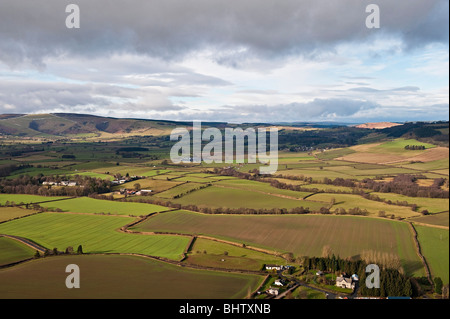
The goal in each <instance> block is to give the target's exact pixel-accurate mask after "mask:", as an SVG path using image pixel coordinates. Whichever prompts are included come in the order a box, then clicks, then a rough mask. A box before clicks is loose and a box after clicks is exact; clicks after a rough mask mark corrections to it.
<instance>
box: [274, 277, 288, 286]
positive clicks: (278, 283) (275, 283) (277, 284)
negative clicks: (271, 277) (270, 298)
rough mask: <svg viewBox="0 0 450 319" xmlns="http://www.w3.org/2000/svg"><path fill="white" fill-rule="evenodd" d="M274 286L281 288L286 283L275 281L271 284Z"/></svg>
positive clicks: (279, 280)
mask: <svg viewBox="0 0 450 319" xmlns="http://www.w3.org/2000/svg"><path fill="white" fill-rule="evenodd" d="M273 284H274V285H275V286H281V287H283V286H284V285H286V282H285V281H284V280H281V279H277V280H275V282H274V283H273Z"/></svg>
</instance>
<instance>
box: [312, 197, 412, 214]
mask: <svg viewBox="0 0 450 319" xmlns="http://www.w3.org/2000/svg"><path fill="white" fill-rule="evenodd" d="M333 199H334V201H335V204H334V205H333V206H332V207H331V209H330V210H331V211H334V210H335V209H336V208H345V209H346V210H347V211H348V210H349V209H352V208H355V207H359V208H361V209H366V210H367V211H368V212H369V214H370V215H372V216H378V212H379V211H384V212H385V213H386V215H391V214H394V215H395V216H396V217H403V218H406V217H413V216H419V213H416V212H413V211H412V210H411V208H410V207H406V206H397V205H389V204H386V203H383V202H378V201H373V200H368V199H365V198H363V197H362V196H360V195H353V194H327V193H319V194H315V195H313V196H311V197H308V200H317V201H322V202H328V203H331V201H332V200H333Z"/></svg>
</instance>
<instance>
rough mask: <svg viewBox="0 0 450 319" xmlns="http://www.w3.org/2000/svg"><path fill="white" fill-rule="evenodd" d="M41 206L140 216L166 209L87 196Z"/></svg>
mask: <svg viewBox="0 0 450 319" xmlns="http://www.w3.org/2000/svg"><path fill="white" fill-rule="evenodd" d="M41 206H43V207H49V208H59V209H61V210H62V211H64V212H72V213H88V214H102V213H104V214H112V215H130V216H141V215H148V214H151V213H155V212H162V211H165V210H168V208H167V207H163V206H158V205H152V204H142V203H124V202H115V201H110V200H100V199H93V198H89V197H79V198H73V199H68V200H62V201H57V202H49V203H43V204H41Z"/></svg>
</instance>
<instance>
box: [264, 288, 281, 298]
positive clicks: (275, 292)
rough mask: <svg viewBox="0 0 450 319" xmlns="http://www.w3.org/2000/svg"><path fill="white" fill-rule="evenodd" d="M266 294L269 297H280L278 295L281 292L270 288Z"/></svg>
mask: <svg viewBox="0 0 450 319" xmlns="http://www.w3.org/2000/svg"><path fill="white" fill-rule="evenodd" d="M266 292H267V293H268V294H269V295H273V296H278V294H279V293H280V290H279V289H278V288H269V289H268V290H267V291H266Z"/></svg>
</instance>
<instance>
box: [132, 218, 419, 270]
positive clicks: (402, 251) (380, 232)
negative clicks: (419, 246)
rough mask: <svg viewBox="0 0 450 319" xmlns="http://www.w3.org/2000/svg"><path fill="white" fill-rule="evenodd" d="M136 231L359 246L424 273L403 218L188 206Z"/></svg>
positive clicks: (301, 251) (291, 245)
mask: <svg viewBox="0 0 450 319" xmlns="http://www.w3.org/2000/svg"><path fill="white" fill-rule="evenodd" d="M134 229H135V230H138V231H163V232H180V233H190V234H204V235H209V236H212V237H216V238H222V239H227V240H230V241H235V242H238V243H245V244H247V245H250V244H251V245H255V246H258V247H262V248H269V249H274V250H277V251H280V252H292V253H294V254H295V255H296V256H321V254H322V249H323V247H324V246H326V245H329V246H330V247H331V248H332V249H333V251H334V253H335V254H336V255H339V256H341V257H352V256H358V255H359V254H360V253H361V252H362V251H364V250H377V251H380V252H391V253H395V254H397V255H398V256H399V257H400V259H401V260H402V264H403V267H404V268H405V270H406V271H407V272H410V273H423V267H422V264H421V261H420V259H419V257H418V256H417V254H416V252H415V249H414V245H413V240H412V235H411V233H410V230H409V228H408V225H407V224H406V223H402V222H395V221H390V220H383V219H371V218H362V217H353V216H322V215H279V216H274V215H263V216H258V215H239V216H238V215H204V214H200V213H193V212H187V211H176V212H169V213H164V214H159V215H157V216H154V217H152V218H150V219H149V220H147V221H146V222H144V223H141V224H139V225H137V226H136V227H134Z"/></svg>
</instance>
